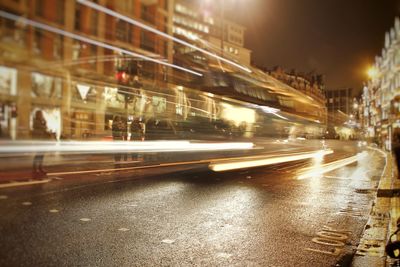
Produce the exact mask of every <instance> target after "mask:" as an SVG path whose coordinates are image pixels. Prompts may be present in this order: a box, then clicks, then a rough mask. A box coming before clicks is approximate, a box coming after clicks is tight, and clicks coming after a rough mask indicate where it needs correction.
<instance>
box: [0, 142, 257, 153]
mask: <svg viewBox="0 0 400 267" xmlns="http://www.w3.org/2000/svg"><path fill="white" fill-rule="evenodd" d="M253 146H254V144H253V143H245V142H242V143H240V142H238V143H235V142H232V143H191V142H189V141H144V142H129V141H101V142H100V141H72V142H68V141H60V142H56V141H54V142H49V141H32V142H27V141H26V142H20V141H16V142H8V143H5V144H4V143H3V144H2V145H1V146H0V153H35V152H71V153H74V152H89V153H90V152H103V153H104V152H106V153H107V152H108V153H114V152H142V153H144V152H171V151H176V152H181V151H218V150H243V149H251V148H253Z"/></svg>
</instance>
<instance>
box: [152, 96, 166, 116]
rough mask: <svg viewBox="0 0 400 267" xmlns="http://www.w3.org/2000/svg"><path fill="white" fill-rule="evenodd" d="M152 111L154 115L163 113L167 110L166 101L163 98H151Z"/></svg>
mask: <svg viewBox="0 0 400 267" xmlns="http://www.w3.org/2000/svg"><path fill="white" fill-rule="evenodd" d="M152 104H153V110H154V111H155V112H156V113H164V112H165V111H166V110H167V100H166V99H165V97H159V96H153V97H152Z"/></svg>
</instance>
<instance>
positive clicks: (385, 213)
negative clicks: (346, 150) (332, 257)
mask: <svg viewBox="0 0 400 267" xmlns="http://www.w3.org/2000/svg"><path fill="white" fill-rule="evenodd" d="M371 150H375V151H378V152H380V154H381V155H382V156H383V157H384V159H385V167H384V169H383V171H382V174H381V177H380V180H379V184H378V189H377V191H376V196H375V199H374V201H373V204H372V207H371V211H370V213H369V217H368V221H367V223H366V225H365V226H364V230H363V233H362V236H361V238H360V242H359V244H358V246H357V248H356V251H355V255H354V257H353V261H352V263H351V266H353V267H359V266H360V267H361V266H377V267H384V266H386V263H387V256H386V253H385V246H386V243H387V240H388V237H389V236H390V233H391V229H390V224H391V221H392V220H393V219H392V216H391V209H392V206H391V205H392V201H391V199H392V197H393V196H394V195H395V193H396V192H397V191H400V187H399V188H394V187H393V185H394V183H393V177H394V176H393V173H394V170H393V167H394V166H395V165H393V158H392V155H391V154H390V153H387V152H384V151H382V150H379V149H376V148H371Z"/></svg>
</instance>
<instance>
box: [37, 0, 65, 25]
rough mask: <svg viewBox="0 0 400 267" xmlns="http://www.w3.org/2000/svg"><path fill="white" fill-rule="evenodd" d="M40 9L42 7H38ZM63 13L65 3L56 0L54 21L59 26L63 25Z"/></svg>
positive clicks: (62, 0) (61, 0)
mask: <svg viewBox="0 0 400 267" xmlns="http://www.w3.org/2000/svg"><path fill="white" fill-rule="evenodd" d="M36 1H37V0H36ZM36 3H37V2H36ZM40 8H41V9H43V6H40ZM64 11H65V1H64V0H57V2H56V18H55V21H56V22H57V23H59V24H64Z"/></svg>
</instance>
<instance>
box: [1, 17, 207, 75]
mask: <svg viewBox="0 0 400 267" xmlns="http://www.w3.org/2000/svg"><path fill="white" fill-rule="evenodd" d="M0 17H3V18H6V19H10V20H13V21H18V22H20V23H24V24H28V25H31V26H33V27H36V28H39V29H42V30H46V31H49V32H52V33H56V34H60V35H63V36H66V37H69V38H72V39H75V40H79V41H82V42H85V43H89V44H92V45H96V46H99V47H103V48H106V49H110V50H113V51H116V52H119V53H123V54H127V55H130V56H133V57H138V58H141V59H144V60H147V61H151V62H154V63H158V64H161V65H165V66H168V67H171V68H175V69H179V70H182V71H185V72H188V73H191V74H194V75H197V76H203V74H201V73H199V72H196V71H193V70H190V69H187V68H184V67H181V66H178V65H175V64H171V63H168V62H164V61H161V60H157V59H154V58H151V57H147V56H144V55H141V54H137V53H134V52H132V51H129V50H126V49H123V48H120V47H116V46H113V45H109V44H106V43H103V42H99V41H96V40H93V39H90V38H87V37H84V36H82V35H78V34H75V33H72V32H68V31H64V30H61V29H58V28H55V27H52V26H49V25H47V24H43V23H40V22H36V21H33V20H30V19H26V18H24V17H21V16H17V15H14V14H11V13H8V12H5V11H2V10H0Z"/></svg>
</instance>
